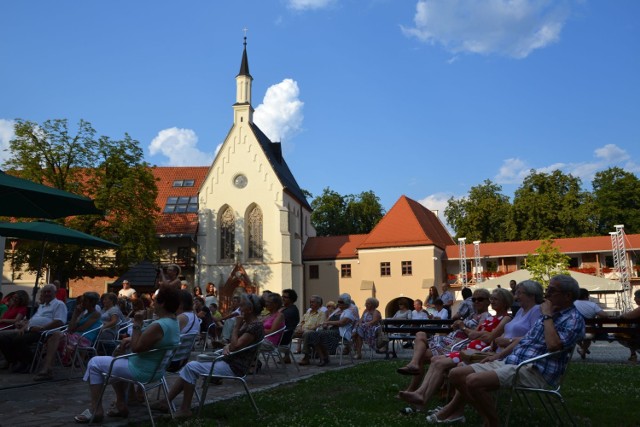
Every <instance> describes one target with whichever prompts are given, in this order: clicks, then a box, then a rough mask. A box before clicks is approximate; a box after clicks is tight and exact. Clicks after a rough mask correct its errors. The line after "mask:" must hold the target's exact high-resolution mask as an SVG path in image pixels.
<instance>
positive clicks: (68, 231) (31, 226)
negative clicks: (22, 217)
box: [0, 220, 119, 314]
mask: <svg viewBox="0 0 640 427" xmlns="http://www.w3.org/2000/svg"><path fill="white" fill-rule="evenodd" d="M0 236H4V237H13V238H18V239H29V240H38V241H42V249H41V251H40V268H38V273H37V274H36V283H35V285H34V286H33V306H32V307H31V310H32V312H31V314H33V311H34V310H35V303H36V295H37V294H38V282H39V281H40V271H41V270H42V263H43V259H44V249H45V246H46V243H47V242H53V243H60V244H71V245H79V246H90V247H94V248H116V247H118V246H119V245H118V244H116V243H113V242H110V241H108V240H104V239H101V238H99V237H95V236H92V235H90V234H86V233H83V232H81V231H78V230H74V229H72V228H67V227H64V226H62V225H60V224H57V223H55V222H52V221H45V220H41V221H34V222H0Z"/></svg>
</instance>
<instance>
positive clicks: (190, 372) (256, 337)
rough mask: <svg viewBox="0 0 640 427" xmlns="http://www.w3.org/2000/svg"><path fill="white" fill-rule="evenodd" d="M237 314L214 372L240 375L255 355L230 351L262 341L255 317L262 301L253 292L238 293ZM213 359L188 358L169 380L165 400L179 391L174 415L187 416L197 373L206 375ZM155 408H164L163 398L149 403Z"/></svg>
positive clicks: (216, 373) (261, 332) (209, 370)
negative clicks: (205, 360)
mask: <svg viewBox="0 0 640 427" xmlns="http://www.w3.org/2000/svg"><path fill="white" fill-rule="evenodd" d="M239 309H240V314H239V315H238V316H237V317H236V321H235V324H234V326H233V331H232V333H231V341H230V342H229V344H227V345H225V346H224V348H223V349H222V354H223V355H224V356H225V357H224V358H223V359H222V360H220V361H218V362H216V363H215V364H214V365H213V374H214V375H226V376H243V375H245V374H246V372H247V371H248V369H249V367H250V365H251V362H253V360H254V359H255V355H256V351H258V350H257V349H256V350H255V351H244V352H241V353H237V354H232V355H231V354H230V353H233V352H237V351H238V350H242V349H243V348H245V347H249V346H250V345H253V344H255V343H258V342H260V341H262V339H263V338H264V326H263V324H262V321H261V320H260V319H259V318H258V316H259V315H260V312H261V311H262V301H261V299H260V298H259V297H258V296H257V295H254V294H242V295H241V296H240V306H239ZM212 363H213V362H199V361H195V360H194V361H191V362H189V363H187V364H186V365H185V366H184V368H182V369H181V370H180V378H179V379H178V380H177V381H176V382H174V383H173V386H172V387H171V390H170V391H169V396H168V398H169V401H172V400H173V399H175V398H176V396H178V394H180V393H183V399H182V403H181V406H180V409H179V410H178V411H177V412H176V413H175V414H174V415H175V417H177V418H184V417H190V416H191V415H192V413H191V401H192V400H193V394H194V392H195V387H196V382H197V381H198V378H199V377H200V376H201V375H209V372H211V364H212ZM153 406H154V408H156V409H159V410H162V411H164V410H168V408H166V407H165V404H164V403H163V402H158V403H156V404H154V405H153Z"/></svg>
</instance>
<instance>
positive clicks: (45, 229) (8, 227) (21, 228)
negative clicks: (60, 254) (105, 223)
mask: <svg viewBox="0 0 640 427" xmlns="http://www.w3.org/2000/svg"><path fill="white" fill-rule="evenodd" d="M0 236H4V237H13V238H18V239H29V240H39V241H44V242H52V243H65V244H73V245H80V246H90V247H94V248H116V247H118V244H116V243H113V242H110V241H108V240H104V239H101V238H99V237H95V236H92V235H90V234H86V233H83V232H81V231H78V230H74V229H72V228H67V227H64V226H62V225H60V224H57V223H55V222H51V221H33V222H0Z"/></svg>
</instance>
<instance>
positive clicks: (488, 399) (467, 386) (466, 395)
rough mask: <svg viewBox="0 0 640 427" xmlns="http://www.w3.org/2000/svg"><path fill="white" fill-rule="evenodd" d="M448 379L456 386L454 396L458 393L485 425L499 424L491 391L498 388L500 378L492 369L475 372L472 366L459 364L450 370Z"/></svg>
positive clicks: (490, 426) (488, 426) (489, 426)
mask: <svg viewBox="0 0 640 427" xmlns="http://www.w3.org/2000/svg"><path fill="white" fill-rule="evenodd" d="M449 379H450V380H451V383H452V384H453V385H454V386H455V387H456V390H457V392H456V396H457V395H458V394H459V395H460V399H461V401H462V403H464V402H465V401H466V402H468V403H470V404H471V405H472V406H473V407H474V408H475V410H476V411H478V413H479V414H480V416H481V417H482V418H484V425H485V426H486V427H494V426H495V427H497V426H499V419H498V413H497V411H496V405H495V402H494V399H493V393H492V392H493V391H495V390H498V389H499V388H500V380H499V379H498V375H497V374H496V373H495V372H494V371H486V372H478V373H475V372H474V370H473V368H471V367H469V366H461V367H459V368H455V369H452V370H451V372H450V373H449ZM455 399H456V398H454V401H455ZM454 401H452V403H453V402H454ZM447 406H449V405H447ZM440 415H442V416H445V415H446V413H443V414H438V418H440Z"/></svg>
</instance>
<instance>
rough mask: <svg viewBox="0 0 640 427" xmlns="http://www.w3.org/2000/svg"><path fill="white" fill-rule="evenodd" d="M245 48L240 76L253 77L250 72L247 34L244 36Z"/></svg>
mask: <svg viewBox="0 0 640 427" xmlns="http://www.w3.org/2000/svg"><path fill="white" fill-rule="evenodd" d="M243 44H244V50H243V51H242V62H241V63H240V72H239V73H238V76H247V77H251V74H249V60H248V59H247V36H245V37H244V43H243Z"/></svg>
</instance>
